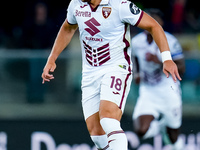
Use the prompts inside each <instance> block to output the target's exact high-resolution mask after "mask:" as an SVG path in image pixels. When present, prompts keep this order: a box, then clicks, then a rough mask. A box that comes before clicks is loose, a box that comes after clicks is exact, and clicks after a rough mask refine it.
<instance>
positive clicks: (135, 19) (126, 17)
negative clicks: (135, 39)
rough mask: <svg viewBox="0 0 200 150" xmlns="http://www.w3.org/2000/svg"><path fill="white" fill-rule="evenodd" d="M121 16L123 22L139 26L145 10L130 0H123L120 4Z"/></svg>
mask: <svg viewBox="0 0 200 150" xmlns="http://www.w3.org/2000/svg"><path fill="white" fill-rule="evenodd" d="M119 16H120V19H121V21H122V22H124V23H129V24H131V25H133V26H137V25H138V23H139V22H140V20H141V18H142V16H143V11H142V10H141V9H140V8H138V7H137V6H136V5H135V4H134V3H132V2H130V1H126V0H125V1H122V2H121V3H120V6H119Z"/></svg>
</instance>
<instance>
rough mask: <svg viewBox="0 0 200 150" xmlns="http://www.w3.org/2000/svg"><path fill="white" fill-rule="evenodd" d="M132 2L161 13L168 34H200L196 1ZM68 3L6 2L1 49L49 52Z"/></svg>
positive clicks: (0, 11)
mask: <svg viewBox="0 0 200 150" xmlns="http://www.w3.org/2000/svg"><path fill="white" fill-rule="evenodd" d="M132 1H133V2H134V3H135V4H136V5H138V6H139V7H140V8H141V9H143V10H145V9H146V8H159V9H161V10H162V11H163V13H164V15H165V17H164V18H165V26H164V28H165V30H166V31H169V32H171V33H197V32H200V15H199V14H200V12H199V11H200V10H199V9H198V5H197V4H195V1H194V0H162V1H160V0H132ZM11 3H12V4H11ZM68 3H69V1H68V0H66V1H62V0H57V1H53V0H43V1H41V0H40V1H38V0H29V1H25V0H22V1H20V2H19V1H14V2H10V1H5V2H4V4H1V6H0V7H1V8H0V16H1V23H0V48H11V49H13V48H14V49H16V48H17V49H19V48H29V49H47V48H50V47H51V46H52V44H53V40H54V39H55V36H56V34H57V32H58V30H59V27H60V26H61V24H62V22H63V20H64V19H65V16H66V9H67V6H68Z"/></svg>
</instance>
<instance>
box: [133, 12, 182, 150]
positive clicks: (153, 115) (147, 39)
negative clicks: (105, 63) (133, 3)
mask: <svg viewBox="0 0 200 150" xmlns="http://www.w3.org/2000/svg"><path fill="white" fill-rule="evenodd" d="M147 13H148V14H149V15H150V16H152V17H153V18H154V19H155V20H157V22H158V23H159V24H160V25H161V26H163V19H162V17H163V14H162V12H161V11H160V10H158V9H148V10H147ZM165 35H166V37H167V40H168V43H169V47H170V50H171V55H172V59H173V60H174V62H175V63H176V64H177V66H178V70H179V73H180V74H183V73H184V71H185V63H184V56H183V53H182V48H181V46H180V44H179V42H178V40H177V39H176V38H175V37H174V36H173V35H171V34H170V33H168V32H165ZM131 44H132V54H133V58H134V67H135V72H134V79H135V82H136V83H137V84H140V86H139V87H140V88H139V97H138V100H137V103H136V106H135V109H134V113H133V121H134V128H135V131H136V133H137V134H138V135H139V136H140V137H143V138H144V139H146V138H150V137H154V136H155V135H157V134H159V133H161V132H162V133H163V134H164V133H165V131H166V133H167V134H166V135H168V136H165V141H164V142H167V139H168V142H167V143H171V144H172V145H173V146H172V147H173V150H183V142H182V141H181V140H178V136H179V132H180V126H181V122H182V99H181V89H180V82H179V81H178V82H176V83H175V82H174V81H173V79H172V77H171V76H170V77H168V78H166V76H165V75H164V73H163V72H162V66H163V64H162V60H161V56H160V51H159V48H158V46H157V45H156V43H155V42H154V40H153V37H152V36H151V34H150V33H149V32H147V31H144V32H142V33H139V34H138V35H136V36H135V37H133V38H132V43H131ZM166 137H168V138H166Z"/></svg>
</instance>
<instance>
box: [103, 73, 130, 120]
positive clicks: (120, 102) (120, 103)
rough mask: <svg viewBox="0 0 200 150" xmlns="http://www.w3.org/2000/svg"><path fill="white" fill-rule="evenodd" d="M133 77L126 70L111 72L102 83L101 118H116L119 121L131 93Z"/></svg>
mask: <svg viewBox="0 0 200 150" xmlns="http://www.w3.org/2000/svg"><path fill="white" fill-rule="evenodd" d="M131 81H132V75H131V73H129V72H128V71H126V70H119V71H115V72H110V73H107V74H105V75H104V77H103V79H102V81H101V92H100V100H101V102H100V116H101V117H105V116H106V117H109V116H111V118H113V117H115V119H117V118H118V120H119V119H120V118H121V115H122V113H123V111H124V107H125V103H126V99H127V96H128V93H129V91H130V85H131Z"/></svg>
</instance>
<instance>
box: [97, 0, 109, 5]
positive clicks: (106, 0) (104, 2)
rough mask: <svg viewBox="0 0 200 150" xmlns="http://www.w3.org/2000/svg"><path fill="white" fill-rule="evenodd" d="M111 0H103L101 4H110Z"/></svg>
mask: <svg viewBox="0 0 200 150" xmlns="http://www.w3.org/2000/svg"><path fill="white" fill-rule="evenodd" d="M108 3H109V0H101V3H100V4H99V5H108Z"/></svg>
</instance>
